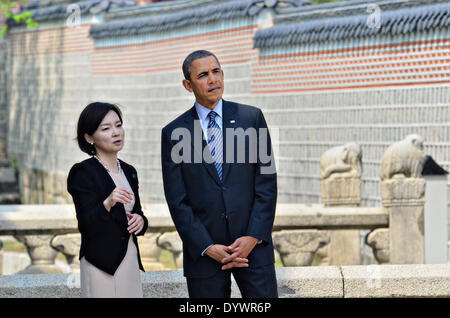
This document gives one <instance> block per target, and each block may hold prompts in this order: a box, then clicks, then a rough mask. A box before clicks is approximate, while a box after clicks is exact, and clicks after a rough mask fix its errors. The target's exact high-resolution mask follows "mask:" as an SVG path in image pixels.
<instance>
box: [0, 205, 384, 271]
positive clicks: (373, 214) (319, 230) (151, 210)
mask: <svg viewBox="0 0 450 318" xmlns="http://www.w3.org/2000/svg"><path fill="white" fill-rule="evenodd" d="M143 209H144V211H145V215H146V216H147V217H148V219H149V228H148V231H147V233H146V234H145V235H144V236H143V237H139V244H140V250H141V255H142V260H143V263H144V267H145V268H146V269H147V270H160V269H163V267H162V265H161V264H160V263H158V258H159V254H160V251H161V248H164V249H167V250H169V251H170V252H171V253H173V257H174V262H175V264H176V265H177V267H178V268H181V266H182V265H181V264H182V262H181V259H182V244H181V241H180V239H179V236H178V234H177V233H176V231H175V227H174V225H173V222H172V219H171V217H170V214H169V211H168V209H167V206H166V205H165V204H154V205H144V206H143ZM388 227H389V213H388V209H386V208H341V207H336V208H324V207H321V206H316V207H311V206H305V205H301V204H279V205H278V206H277V211H276V217H275V222H274V232H273V239H274V245H275V249H276V250H277V251H278V252H279V254H280V257H281V260H282V261H283V263H284V265H286V266H297V265H310V264H311V262H312V260H313V258H314V254H315V253H316V251H317V250H318V249H319V247H321V246H323V245H324V244H326V243H327V242H328V240H329V238H328V236H327V231H329V230H339V229H344V230H345V229H355V228H357V229H372V230H374V229H386V230H388ZM0 235H13V236H14V237H16V238H17V239H18V240H19V241H20V242H22V243H24V244H25V246H26V247H27V250H28V253H29V255H30V258H31V264H30V266H29V267H28V268H26V269H25V270H23V271H22V273H60V272H61V270H60V269H59V268H58V267H56V266H55V258H56V254H57V251H60V252H62V253H63V254H64V255H65V256H66V257H67V261H68V264H69V265H70V266H72V268H73V271H74V272H76V271H77V268H78V260H77V256H78V252H79V244H80V235H79V234H78V229H77V221H76V217H75V209H74V206H73V205H71V204H66V205H3V206H0Z"/></svg>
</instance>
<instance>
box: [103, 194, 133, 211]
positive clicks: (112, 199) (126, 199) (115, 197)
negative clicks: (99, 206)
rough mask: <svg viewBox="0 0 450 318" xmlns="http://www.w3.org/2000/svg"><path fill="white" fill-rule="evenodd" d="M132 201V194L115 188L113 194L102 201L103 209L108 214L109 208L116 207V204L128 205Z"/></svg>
mask: <svg viewBox="0 0 450 318" xmlns="http://www.w3.org/2000/svg"><path fill="white" fill-rule="evenodd" d="M131 200H133V193H132V192H130V191H128V190H126V189H121V188H115V189H114V190H113V192H111V194H110V195H109V196H108V197H107V198H106V199H105V201H103V205H104V206H105V209H106V210H107V211H108V212H110V210H111V208H112V207H113V206H115V205H116V203H117V202H119V203H123V204H128V203H131Z"/></svg>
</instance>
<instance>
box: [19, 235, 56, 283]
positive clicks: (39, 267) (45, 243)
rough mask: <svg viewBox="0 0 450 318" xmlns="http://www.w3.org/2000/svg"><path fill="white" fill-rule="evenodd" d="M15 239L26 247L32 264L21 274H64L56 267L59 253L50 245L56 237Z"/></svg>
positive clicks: (35, 236) (29, 236) (20, 237)
mask: <svg viewBox="0 0 450 318" xmlns="http://www.w3.org/2000/svg"><path fill="white" fill-rule="evenodd" d="M14 237H15V238H16V239H17V240H18V241H19V242H21V243H23V244H24V245H25V246H26V248H27V252H28V255H29V256H30V259H31V264H30V265H29V266H28V267H26V268H25V269H24V270H22V271H20V272H19V274H59V273H64V271H63V270H62V269H60V268H59V267H58V266H56V265H55V259H56V255H57V253H58V252H57V251H56V250H55V249H54V248H53V247H52V246H51V244H50V242H51V241H52V239H53V237H54V235H15V236H14Z"/></svg>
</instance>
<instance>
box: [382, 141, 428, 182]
mask: <svg viewBox="0 0 450 318" xmlns="http://www.w3.org/2000/svg"><path fill="white" fill-rule="evenodd" d="M425 157H426V156H425V154H424V152H423V138H422V137H421V136H419V135H417V134H412V135H408V136H407V137H406V138H405V139H403V140H401V141H398V142H395V143H393V144H392V145H390V146H389V147H388V148H387V149H386V151H385V152H384V154H383V159H382V162H381V180H386V179H390V178H392V177H393V176H394V175H397V174H401V175H404V176H405V177H407V178H420V177H421V176H422V170H423V165H424V164H425Z"/></svg>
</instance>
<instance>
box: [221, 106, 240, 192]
mask: <svg viewBox="0 0 450 318" xmlns="http://www.w3.org/2000/svg"><path fill="white" fill-rule="evenodd" d="M236 111H237V107H236V104H234V103H230V102H227V101H225V100H223V107H222V116H223V118H222V128H223V129H222V132H223V170H222V180H223V183H225V181H226V178H227V176H228V174H229V172H230V169H231V166H232V165H231V164H230V163H229V162H227V152H226V151H227V149H226V148H227V147H226V145H227V136H226V135H227V133H226V132H227V129H228V128H229V129H233V130H234V129H235V128H236V127H237V126H236V125H237V124H238V118H237V113H236ZM230 142H231V140H230ZM233 144H234V143H231V144H230V145H233ZM233 147H234V145H233ZM230 159H232V160H234V158H230Z"/></svg>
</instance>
